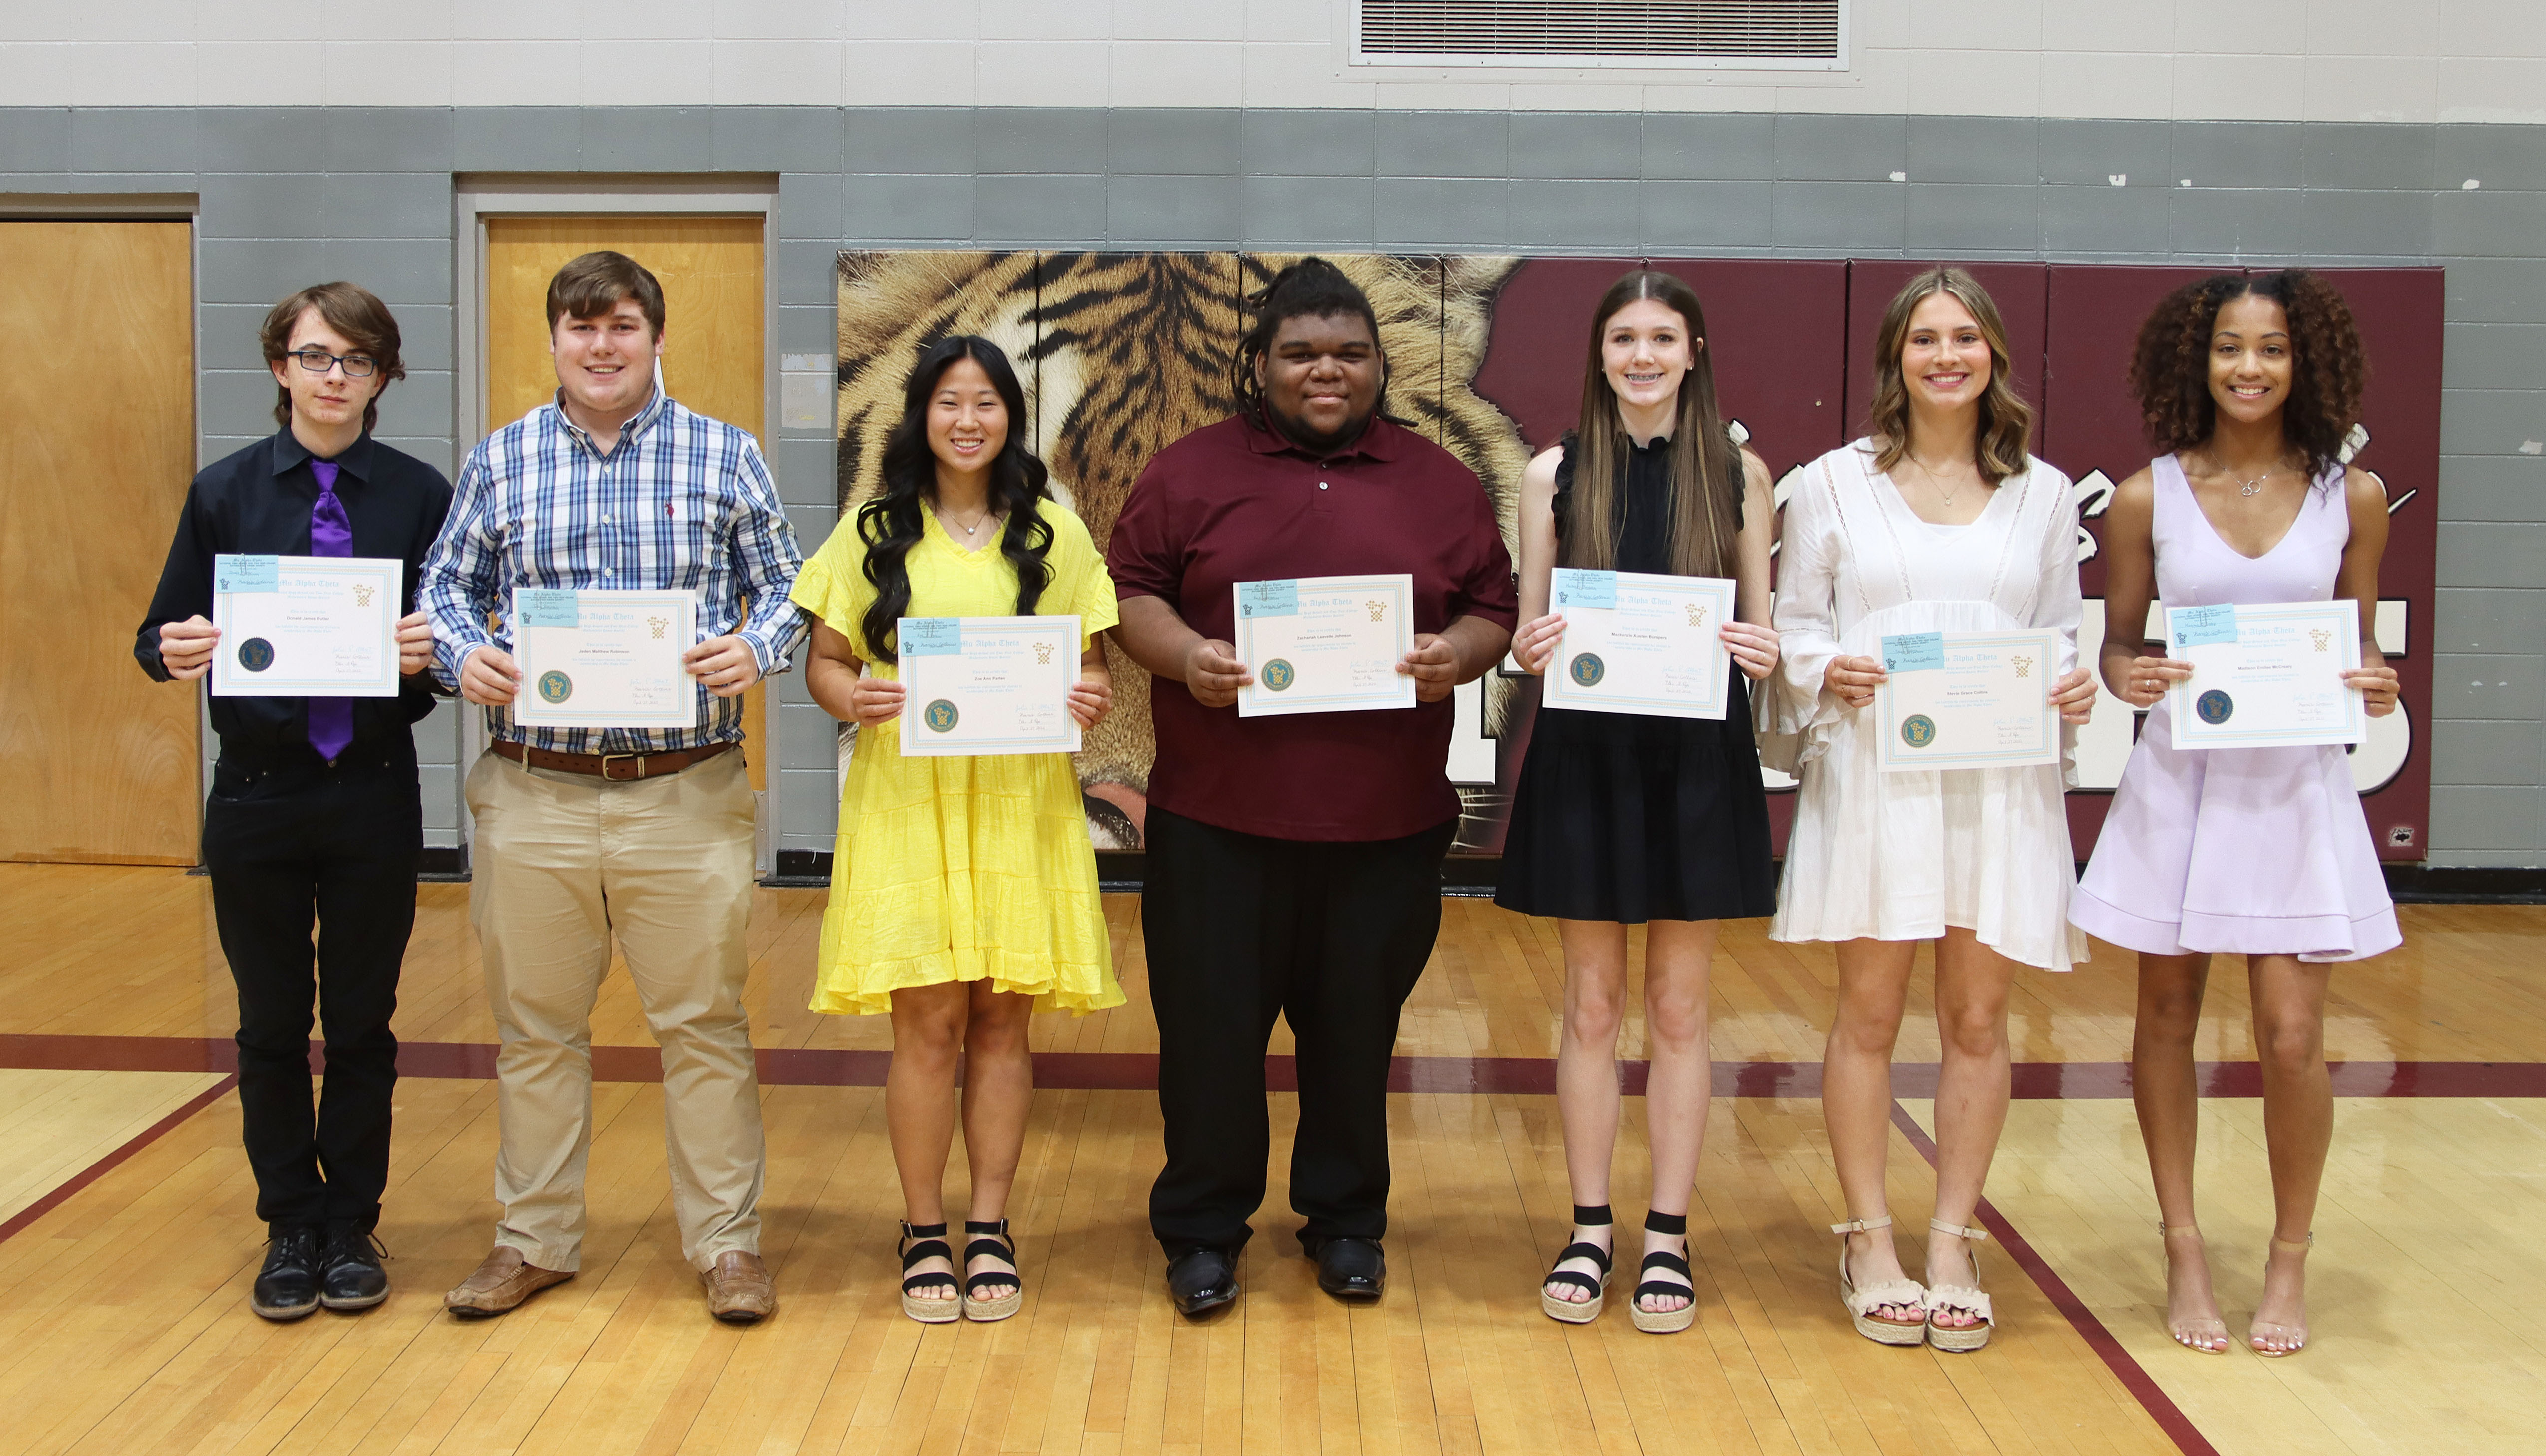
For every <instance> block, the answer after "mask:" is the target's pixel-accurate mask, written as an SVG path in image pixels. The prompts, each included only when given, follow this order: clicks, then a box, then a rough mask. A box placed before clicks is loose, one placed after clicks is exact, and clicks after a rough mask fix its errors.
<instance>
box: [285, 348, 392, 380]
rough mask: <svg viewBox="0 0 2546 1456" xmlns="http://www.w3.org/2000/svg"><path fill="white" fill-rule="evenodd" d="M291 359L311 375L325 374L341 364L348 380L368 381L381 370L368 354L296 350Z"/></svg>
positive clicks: (376, 361) (377, 362)
mask: <svg viewBox="0 0 2546 1456" xmlns="http://www.w3.org/2000/svg"><path fill="white" fill-rule="evenodd" d="M292 357H293V358H295V359H297V360H299V361H300V367H301V368H302V369H305V370H307V371H309V372H310V373H311V374H325V373H326V372H327V371H329V370H331V369H334V368H335V367H336V366H337V365H340V364H341V365H343V366H345V378H347V379H349V380H368V379H370V378H371V377H372V376H373V375H375V374H377V373H379V372H380V368H381V366H380V362H379V361H378V360H376V359H374V358H372V356H370V355H369V354H330V353H328V352H327V351H326V350H324V349H298V350H295V351H294V352H293V355H292Z"/></svg>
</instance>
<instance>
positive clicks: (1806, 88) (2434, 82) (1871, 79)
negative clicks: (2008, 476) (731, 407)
mask: <svg viewBox="0 0 2546 1456" xmlns="http://www.w3.org/2000/svg"><path fill="white" fill-rule="evenodd" d="M1853 6H1854V19H1853V24H1852V35H1851V59H1852V61H1853V68H1852V69H1850V70H1848V71H1845V72H1837V73H1785V74H1782V75H1776V74H1766V73H1760V72H1689V71H1623V72H1622V71H1600V72H1527V71H1510V70H1501V71H1479V70H1459V71H1430V72H1426V71H1419V70H1405V69H1400V68H1396V67H1370V66H1355V65H1352V64H1350V63H1349V62H1350V59H1351V52H1350V35H1351V31H1350V18H1351V14H1352V0H0V106H196V105H200V106H278V105H288V104H291V103H294V102H303V101H305V102H313V103H324V104H328V105H336V106H363V105H370V106H453V105H457V106H537V105H583V106H609V105H631V106H683V105H711V104H714V105H725V106H737V105H822V106H830V105H850V106H926V105H943V106H973V105H980V106H1123V107H1151V106H1191V107H1229V106H1246V107H1374V106H1375V107H1383V108H1403V109H1413V110H1429V109H1484V110H1503V109H1506V108H1511V109H1518V110H1553V111H1640V110H1652V111H1791V112H1847V113H1876V114H1901V113H1909V114H1914V115H1936V116H2046V117H2144V118H2180V119H2186V120H2257V121H2373V122H2524V123H2546V0H2236V3H2221V0H1853Z"/></svg>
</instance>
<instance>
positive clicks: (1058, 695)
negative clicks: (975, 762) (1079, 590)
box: [893, 616, 1083, 758]
mask: <svg viewBox="0 0 2546 1456" xmlns="http://www.w3.org/2000/svg"><path fill="white" fill-rule="evenodd" d="M1082 641H1083V640H1082V639H1081V638H1080V636H1079V632H1078V618H1077V617H1075V616H1069V617H904V618H902V619H901V620H900V621H899V622H897V623H895V624H894V626H893V642H894V645H895V646H896V648H897V649H898V651H899V654H900V657H901V663H900V666H899V669H898V670H899V673H900V677H901V695H902V696H901V752H902V756H903V757H905V758H957V757H962V756H965V755H968V754H988V753H1075V752H1077V751H1078V719H1077V718H1076V716H1074V715H1073V714H1071V713H1070V711H1069V690H1070V689H1071V688H1072V687H1074V686H1076V685H1077V682H1078V654H1079V650H1080V646H1081V643H1082Z"/></svg>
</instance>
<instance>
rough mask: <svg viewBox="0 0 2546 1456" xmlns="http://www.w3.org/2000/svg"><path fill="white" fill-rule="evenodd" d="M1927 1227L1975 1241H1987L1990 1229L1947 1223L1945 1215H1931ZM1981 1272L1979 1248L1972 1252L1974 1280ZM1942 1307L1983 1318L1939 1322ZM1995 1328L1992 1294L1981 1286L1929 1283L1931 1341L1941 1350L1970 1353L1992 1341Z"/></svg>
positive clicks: (1928, 1334)
mask: <svg viewBox="0 0 2546 1456" xmlns="http://www.w3.org/2000/svg"><path fill="white" fill-rule="evenodd" d="M1927 1227H1928V1228H1930V1229H1933V1230H1935V1231H1936V1232H1937V1233H1939V1234H1951V1235H1953V1236H1954V1237H1955V1238H1957V1239H1961V1240H1964V1241H1967V1242H1972V1243H1983V1242H1988V1240H1989V1231H1988V1230H1986V1229H1966V1228H1964V1227H1963V1226H1962V1225H1960V1224H1949V1223H1946V1222H1945V1221H1944V1220H1943V1219H1929V1220H1928V1221H1927ZM1980 1273H1981V1256H1980V1253H1979V1252H1978V1251H1977V1250H1975V1251H1973V1253H1972V1279H1973V1281H1974V1284H1977V1283H1978V1282H1979V1279H1980ZM1942 1310H1952V1311H1954V1312H1955V1313H1957V1314H1964V1315H1969V1316H1971V1317H1972V1318H1974V1319H1976V1320H1978V1321H1980V1323H1979V1324H1977V1325H1939V1324H1937V1323H1936V1315H1937V1312H1939V1311H1942ZM1995 1328H1997V1321H1996V1319H1995V1318H1994V1315H1993V1313H1992V1311H1991V1309H1990V1297H1989V1296H1988V1295H1986V1294H1984V1293H1982V1292H1981V1291H1980V1290H1979V1289H1977V1288H1975V1287H1973V1285H1971V1284H1936V1285H1930V1286H1929V1287H1928V1289H1927V1343H1928V1344H1930V1345H1932V1346H1934V1347H1935V1348H1937V1349H1940V1350H1951V1351H1953V1352H1955V1353H1957V1354H1968V1353H1970V1352H1971V1351H1973V1350H1976V1349H1979V1348H1980V1347H1981V1346H1983V1345H1986V1344H1988V1343H1989V1342H1990V1331H1992V1330H1994V1329H1995Z"/></svg>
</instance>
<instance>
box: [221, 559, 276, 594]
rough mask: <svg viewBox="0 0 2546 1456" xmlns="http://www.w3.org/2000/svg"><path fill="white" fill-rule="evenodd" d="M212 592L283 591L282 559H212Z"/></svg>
mask: <svg viewBox="0 0 2546 1456" xmlns="http://www.w3.org/2000/svg"><path fill="white" fill-rule="evenodd" d="M212 590H214V591H225V592H241V591H281V590H283V558H282V557H234V556H229V555H226V554H224V555H219V556H215V557H212Z"/></svg>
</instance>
